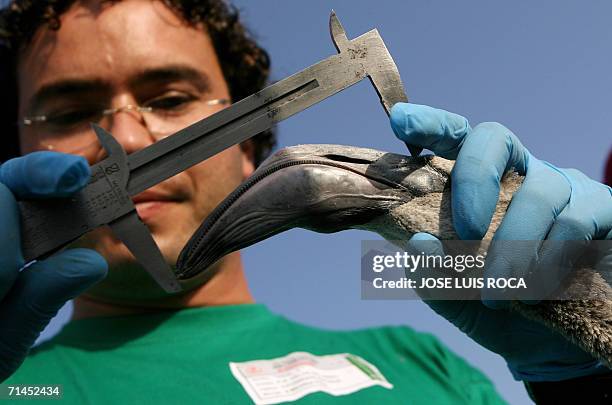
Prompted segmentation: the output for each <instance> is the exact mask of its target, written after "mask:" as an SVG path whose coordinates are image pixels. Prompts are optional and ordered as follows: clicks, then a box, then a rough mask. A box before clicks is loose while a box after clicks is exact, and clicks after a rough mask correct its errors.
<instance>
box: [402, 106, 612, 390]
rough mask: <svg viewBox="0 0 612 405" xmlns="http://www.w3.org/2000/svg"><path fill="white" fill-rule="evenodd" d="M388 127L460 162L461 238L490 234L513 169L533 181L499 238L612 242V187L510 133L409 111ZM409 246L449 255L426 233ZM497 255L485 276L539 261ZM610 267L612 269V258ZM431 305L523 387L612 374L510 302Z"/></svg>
mask: <svg viewBox="0 0 612 405" xmlns="http://www.w3.org/2000/svg"><path fill="white" fill-rule="evenodd" d="M391 126H392V128H393V131H394V132H395V134H396V135H397V137H398V138H400V139H401V140H403V141H405V142H407V143H409V144H415V145H420V146H422V147H424V148H426V149H429V150H431V151H433V152H434V153H435V154H437V155H439V156H442V157H444V158H447V159H453V160H455V159H456V163H455V166H454V169H453V171H452V174H451V181H452V189H453V192H452V210H453V222H454V227H455V230H456V232H457V234H458V235H459V237H460V238H461V239H464V240H476V239H482V237H483V236H484V235H485V232H486V230H487V229H488V227H489V224H490V222H491V218H492V215H493V213H494V210H495V206H496V203H497V200H498V194H499V187H500V186H499V181H500V179H501V178H502V176H503V174H504V172H506V171H507V170H509V169H510V168H514V169H515V170H516V171H518V172H519V173H520V174H522V175H525V176H526V178H525V180H524V182H523V185H522V186H521V188H520V190H519V191H518V192H517V193H516V194H515V195H514V197H513V199H512V203H511V205H510V207H509V209H508V211H507V213H506V215H505V217H504V219H503V221H502V224H501V225H500V227H499V228H498V230H497V232H496V234H495V238H496V239H500V240H528V241H537V240H543V239H545V238H546V239H552V240H588V239H612V189H611V188H610V187H608V186H605V185H603V184H601V183H598V182H596V181H594V180H591V179H589V178H588V177H587V176H585V175H584V174H582V173H580V172H579V171H577V170H573V169H567V170H566V169H558V168H556V167H554V166H553V165H551V164H549V163H547V162H543V161H540V160H538V159H536V158H534V157H533V155H531V154H530V153H529V151H527V149H526V148H525V147H524V146H523V145H522V144H521V142H520V141H519V140H518V138H517V137H516V136H515V135H514V134H513V133H512V132H510V130H508V129H507V128H505V127H504V126H502V125H500V124H497V123H483V124H480V125H478V126H476V127H475V128H473V129H472V128H471V127H470V125H469V123H468V121H467V120H466V119H465V118H464V117H461V116H459V115H457V114H453V113H449V112H446V111H443V110H439V109H435V108H432V107H427V106H422V105H415V104H405V103H399V104H397V105H395V106H394V107H393V109H392V111H391ZM409 245H410V246H412V247H413V248H417V249H420V250H424V251H425V253H427V254H430V255H431V254H443V253H442V246H441V244H440V243H439V242H438V241H437V239H436V238H435V237H433V236H431V235H429V234H422V233H421V234H417V235H415V236H414V237H413V238H412V239H411V241H410V244H409ZM561 246H562V244H560V243H559V244H554V246H553V244H551V245H550V246H548V247H547V250H546V252H540V254H542V257H548V258H554V257H557V256H560V255H563V254H564V252H562V251H561V249H559V248H560V247H561ZM495 253H496V254H495V255H493V256H491V252H489V255H488V256H487V260H486V265H485V277H508V276H510V275H514V276H516V275H515V274H513V271H517V269H518V271H521V269H525V268H527V266H526V263H529V261H530V260H532V259H534V257H529V255H527V254H522V255H508V254H504V252H495ZM533 254H534V255H535V254H537V250H535V251H534V252H533ZM603 261H606V263H608V265H609V264H610V263H612V254H611V255H610V257H607V258H604V260H603ZM603 261H602V262H603ZM559 276H560V275H554V276H551V277H550V278H551V279H558V278H559ZM427 303H428V305H430V306H431V307H432V308H433V309H434V311H436V312H437V313H438V314H440V315H442V316H443V317H445V318H446V319H448V320H449V321H450V322H452V323H453V324H454V325H455V326H457V327H458V328H459V329H461V330H462V331H463V332H464V333H466V334H467V335H468V336H470V337H471V338H472V339H474V340H475V341H476V342H478V343H480V344H481V345H483V346H484V347H486V348H488V349H489V350H492V351H494V352H496V353H498V354H500V355H501V356H503V357H504V358H505V359H506V361H507V362H508V366H509V368H510V370H511V372H512V373H513V375H514V377H515V378H516V379H520V380H526V381H559V380H565V379H570V378H577V377H581V376H585V375H589V374H595V373H603V372H609V369H607V368H605V367H604V366H602V365H601V364H599V362H598V361H596V360H595V359H594V358H593V357H592V356H590V355H589V354H587V353H586V352H584V351H582V350H581V349H579V348H578V347H576V346H575V345H573V344H572V343H570V342H569V341H568V340H566V339H565V338H563V337H562V336H561V335H560V334H558V333H556V332H553V331H551V330H550V329H548V328H546V327H544V326H542V325H540V324H539V323H536V322H533V321H529V320H527V319H525V318H523V317H522V316H520V315H518V314H515V313H512V312H510V311H508V310H507V309H506V308H505V307H506V306H507V305H508V302H507V301H496V300H491V301H487V300H485V301H483V302H480V301H428V302H427Z"/></svg>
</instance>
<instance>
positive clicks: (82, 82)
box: [29, 79, 111, 111]
mask: <svg viewBox="0 0 612 405" xmlns="http://www.w3.org/2000/svg"><path fill="white" fill-rule="evenodd" d="M110 91H111V90H110V85H109V84H108V83H107V82H105V81H103V80H100V79H64V80H58V81H56V82H52V83H49V84H45V85H43V86H42V87H41V88H40V89H38V90H37V91H36V93H34V96H32V98H31V99H30V103H29V104H30V105H29V109H30V110H32V111H34V110H37V109H38V108H40V107H41V106H42V105H44V104H45V103H47V102H50V101H53V100H56V99H58V98H60V97H61V98H66V97H71V96H73V97H78V96H82V95H83V94H87V93H98V94H99V93H108V94H110Z"/></svg>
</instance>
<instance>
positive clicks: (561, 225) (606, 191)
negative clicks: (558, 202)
mask: <svg viewBox="0 0 612 405" xmlns="http://www.w3.org/2000/svg"><path fill="white" fill-rule="evenodd" d="M564 173H565V174H566V175H567V176H568V178H569V179H570V182H571V187H572V192H571V197H570V200H569V203H568V204H567V206H566V207H565V208H564V209H563V211H561V213H560V214H559V216H558V217H557V218H556V220H555V222H554V224H553V225H552V228H551V229H550V232H549V233H548V235H547V237H546V240H545V241H544V242H543V244H542V246H541V248H540V252H539V260H538V265H537V268H536V271H535V274H536V276H537V279H536V280H535V283H537V287H538V292H539V295H540V296H541V297H546V296H547V295H548V294H550V293H552V292H553V291H554V290H556V289H557V287H558V286H559V285H560V283H561V282H562V281H563V280H564V279H565V277H566V276H567V275H568V273H569V272H571V271H572V270H577V268H576V262H577V260H578V259H579V258H580V257H581V256H582V255H583V254H584V251H585V249H586V248H587V247H588V245H589V241H591V240H597V239H605V237H606V235H607V234H608V233H609V232H611V231H612V193H611V191H610V190H611V189H610V187H608V186H605V185H603V184H600V183H597V182H595V181H593V180H591V179H590V178H588V177H587V176H585V175H584V174H583V173H581V172H579V171H578V170H574V169H566V170H564ZM602 247H603V246H602ZM602 247H599V246H596V248H597V249H601V248H602ZM596 256H598V255H596ZM582 298H584V297H582ZM538 301H539V300H538V299H536V300H531V301H529V303H537V302H538Z"/></svg>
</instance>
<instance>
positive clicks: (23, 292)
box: [0, 152, 107, 381]
mask: <svg viewBox="0 0 612 405" xmlns="http://www.w3.org/2000/svg"><path fill="white" fill-rule="evenodd" d="M89 177H90V170H89V166H88V165H87V162H86V161H85V159H83V158H81V157H78V156H73V155H65V154H60V153H55V152H36V153H32V154H30V155H27V156H24V157H20V158H16V159H12V160H9V161H7V162H6V163H4V164H2V165H1V166H0V223H1V224H2V229H1V230H0V246H1V247H2V248H1V249H2V250H1V251H0V381H4V380H5V379H6V378H8V377H9V376H10V375H11V374H12V373H13V372H14V371H15V370H16V369H17V368H18V367H19V366H20V365H21V363H22V362H23V360H24V358H25V356H26V355H27V353H28V351H29V349H30V347H31V346H32V344H34V341H35V340H36V338H37V337H38V335H39V334H40V332H41V331H42V330H43V329H44V327H45V326H46V325H47V324H48V323H49V321H50V320H51V318H53V316H55V314H56V313H57V311H58V310H59V309H60V308H61V307H62V306H63V305H64V304H65V303H66V301H68V300H70V299H72V298H74V297H75V296H77V295H79V294H80V293H81V292H83V291H84V290H86V289H87V288H89V287H90V286H91V285H93V284H94V283H96V282H98V281H99V280H101V279H102V278H104V276H105V275H106V271H107V264H106V262H105V260H104V259H103V258H102V256H100V255H99V254H98V253H96V252H95V251H93V250H89V249H72V250H66V251H63V252H61V253H58V254H55V255H53V256H51V257H49V258H48V259H46V260H41V261H38V262H35V263H33V264H32V265H30V266H28V267H27V268H26V269H24V270H23V271H21V272H20V271H19V270H20V268H21V267H22V266H23V265H24V264H25V263H24V259H23V255H22V253H21V242H20V230H19V212H18V209H17V202H16V198H17V199H19V198H25V197H27V198H53V197H65V196H68V195H70V194H72V193H74V192H76V191H78V190H79V189H81V188H82V187H83V186H84V185H85V184H87V181H88V180H89Z"/></svg>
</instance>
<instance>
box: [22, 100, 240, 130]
mask: <svg viewBox="0 0 612 405" xmlns="http://www.w3.org/2000/svg"><path fill="white" fill-rule="evenodd" d="M230 103H231V101H230V100H229V99H227V98H213V99H212V100H207V101H206V102H205V104H206V105H207V106H211V105H227V104H230ZM129 111H136V112H138V113H143V112H153V107H144V106H139V105H136V104H126V105H124V106H121V107H116V108H105V109H102V110H101V111H100V113H101V114H102V117H108V116H111V115H115V114H118V113H120V112H129ZM58 115H60V114H58ZM48 119H49V115H48V114H41V115H30V116H25V117H23V119H22V120H21V123H22V124H23V125H25V126H32V125H36V124H37V123H44V122H47V120H48Z"/></svg>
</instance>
